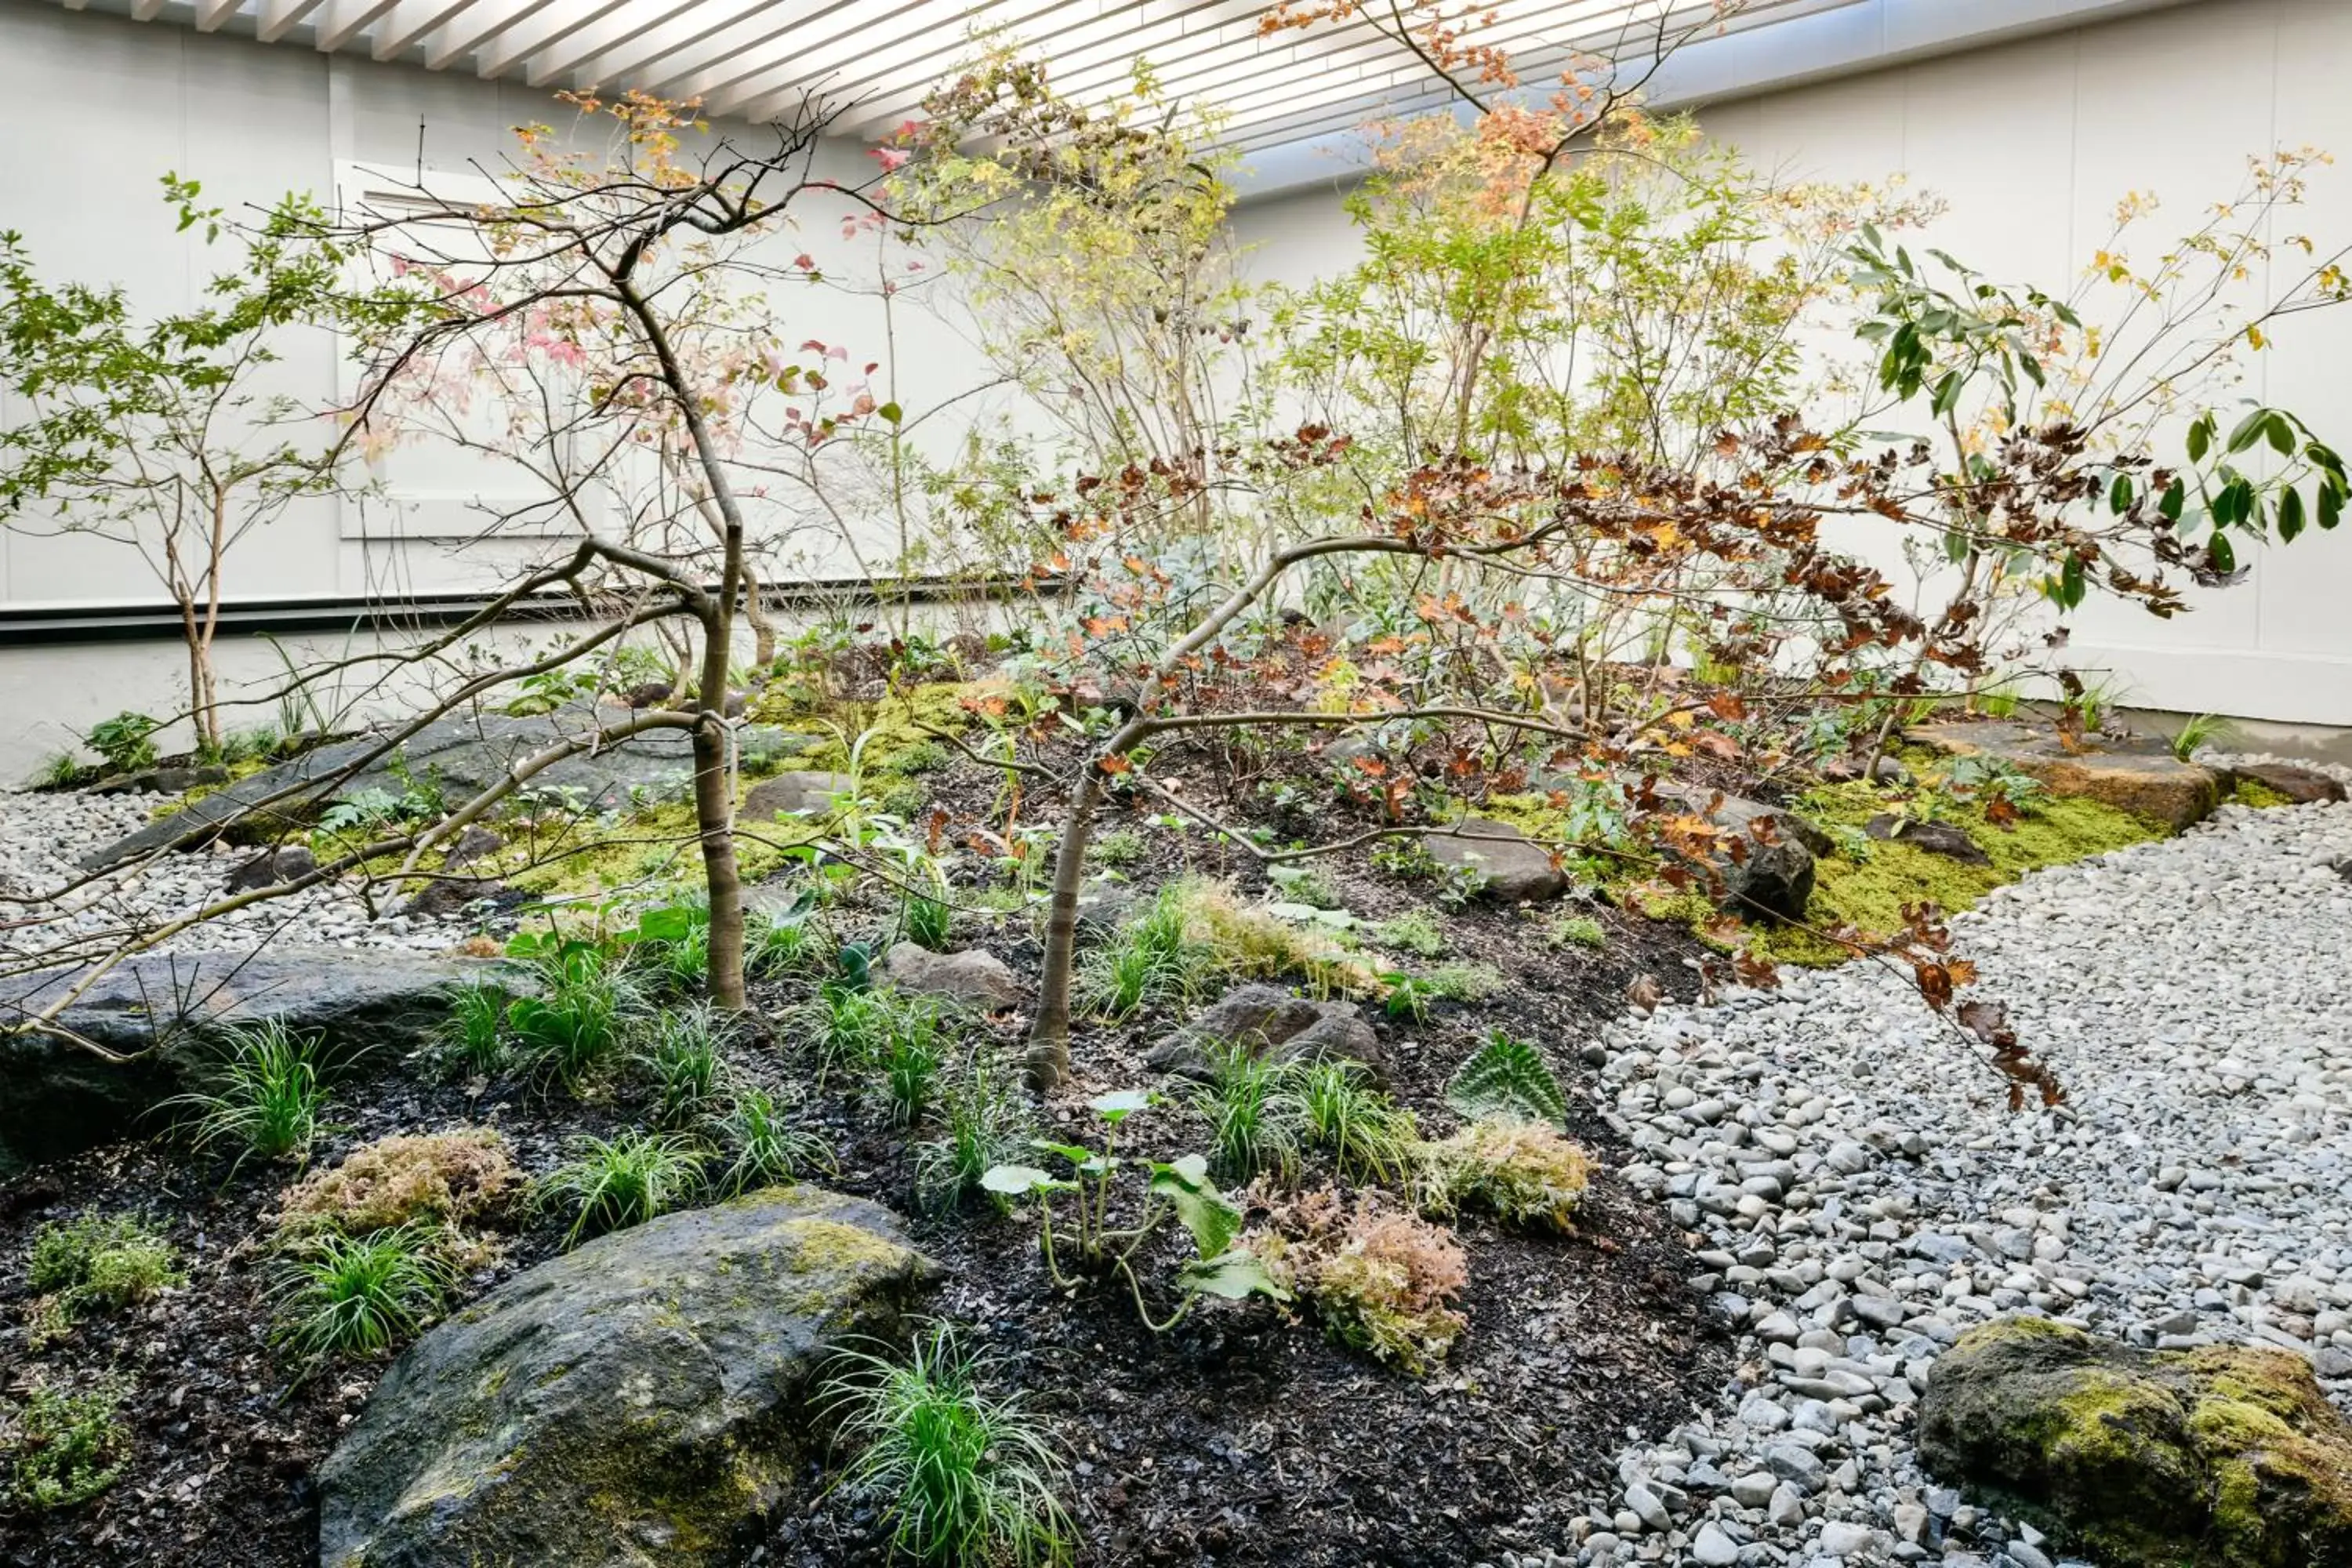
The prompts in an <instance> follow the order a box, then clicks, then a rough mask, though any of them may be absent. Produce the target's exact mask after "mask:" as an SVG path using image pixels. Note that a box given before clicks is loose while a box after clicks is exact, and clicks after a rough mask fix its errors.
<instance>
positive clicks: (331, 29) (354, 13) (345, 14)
mask: <svg viewBox="0 0 2352 1568" xmlns="http://www.w3.org/2000/svg"><path fill="white" fill-rule="evenodd" d="M395 3H396V0H330V3H329V5H328V7H327V15H326V19H325V20H324V21H321V22H320V23H319V24H318V25H317V26H316V28H315V29H314V30H313V32H312V34H311V42H312V45H313V46H314V47H316V48H318V49H319V50H320V53H322V54H332V53H334V52H335V51H336V50H337V49H340V48H341V47H343V46H344V45H345V44H348V43H350V42H351V41H352V39H353V38H355V37H359V35H360V32H361V30H362V29H363V28H364V27H366V26H367V25H368V24H369V23H371V22H373V21H374V20H375V19H376V18H377V17H378V16H383V14H384V13H385V12H386V11H389V10H391V9H392V8H393V5H394V4H395Z"/></svg>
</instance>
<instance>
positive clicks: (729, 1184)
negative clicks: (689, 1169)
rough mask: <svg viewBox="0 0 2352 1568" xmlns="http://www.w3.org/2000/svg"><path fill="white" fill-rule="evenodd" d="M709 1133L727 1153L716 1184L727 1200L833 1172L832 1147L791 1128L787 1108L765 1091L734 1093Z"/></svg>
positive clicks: (817, 1138)
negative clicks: (808, 1174) (814, 1173)
mask: <svg viewBox="0 0 2352 1568" xmlns="http://www.w3.org/2000/svg"><path fill="white" fill-rule="evenodd" d="M713 1131H715V1132H716V1133H717V1135H718V1139H719V1146H720V1147H721V1148H722V1149H725V1150H728V1151H730V1153H729V1154H728V1156H727V1168H726V1170H724V1171H723V1172H721V1173H719V1179H718V1182H717V1186H718V1189H719V1191H720V1192H722V1193H725V1194H727V1195H728V1196H730V1197H736V1196H740V1194H744V1193H747V1192H750V1191H751V1190H752V1189H753V1188H755V1187H782V1186H790V1185H791V1184H793V1183H794V1182H797V1181H799V1180H800V1179H801V1176H802V1175H803V1173H806V1172H809V1171H830V1170H832V1169H833V1149H832V1147H831V1145H829V1144H827V1143H826V1142H825V1141H824V1139H823V1138H821V1137H819V1136H818V1135H817V1134H816V1133H814V1132H812V1131H808V1130H807V1129H805V1128H803V1127H799V1126H796V1125H794V1124H793V1119H792V1116H791V1113H790V1111H789V1110H788V1109H787V1107H786V1106H785V1105H783V1104H782V1103H781V1102H780V1101H778V1100H777V1099H776V1097H775V1096H774V1095H772V1094H770V1093H769V1092H768V1091H767V1090H766V1089H744V1090H742V1091H741V1092H740V1093H738V1094H737V1095H736V1096H735V1099H734V1102H733V1103H732V1104H730V1106H728V1108H727V1111H726V1114H724V1115H723V1116H720V1117H719V1118H718V1119H717V1120H716V1121H715V1122H714V1123H713Z"/></svg>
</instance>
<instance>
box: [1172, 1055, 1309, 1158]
mask: <svg viewBox="0 0 2352 1568" xmlns="http://www.w3.org/2000/svg"><path fill="white" fill-rule="evenodd" d="M1205 1054H1206V1056H1207V1058H1208V1064H1209V1078H1208V1081H1207V1082H1205V1083H1201V1084H1196V1085H1194V1086H1192V1088H1191V1089H1188V1090H1187V1091H1186V1101H1187V1103H1188V1104H1189V1105H1190V1106H1191V1107H1192V1110H1193V1112H1194V1113H1195V1114H1196V1115H1198V1116H1199V1117H1200V1118H1201V1120H1202V1121H1205V1122H1207V1123H1208V1124H1209V1149H1210V1153H1209V1168H1210V1169H1211V1170H1213V1171H1214V1172H1215V1173H1217V1175H1218V1176H1219V1177H1220V1178H1222V1179H1223V1180H1224V1181H1227V1182H1233V1183H1242V1182H1247V1181H1249V1180H1251V1179H1252V1178H1253V1177H1255V1176H1257V1175H1259V1174H1260V1173H1264V1172H1268V1171H1272V1172H1276V1173H1283V1174H1287V1173H1289V1171H1290V1169H1291V1167H1292V1166H1293V1165H1294V1164H1295V1163H1297V1158H1298V1139H1299V1133H1300V1131H1302V1129H1303V1128H1304V1126H1305V1123H1306V1117H1307V1108H1306V1106H1305V1104H1304V1103H1303V1102H1302V1100H1300V1097H1299V1093H1298V1087H1299V1074H1298V1070H1297V1068H1296V1067H1294V1066H1293V1065H1291V1064H1289V1063H1286V1062H1281V1061H1276V1060H1275V1059H1274V1058H1271V1057H1268V1056H1266V1055H1265V1054H1264V1053H1262V1052H1259V1051H1254V1050H1252V1049H1251V1048H1250V1047H1249V1046H1247V1045H1245V1044H1243V1043H1240V1042H1237V1041H1223V1040H1219V1041H1212V1042H1209V1044H1208V1045H1207V1047H1206V1049H1205Z"/></svg>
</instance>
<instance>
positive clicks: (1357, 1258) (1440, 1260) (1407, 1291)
mask: <svg viewBox="0 0 2352 1568" xmlns="http://www.w3.org/2000/svg"><path fill="white" fill-rule="evenodd" d="M1247 1245H1248V1246H1249V1247H1250V1248H1251V1249H1252V1250H1253V1251H1255V1253H1256V1254H1257V1255H1258V1257H1259V1258H1262V1259H1263V1260H1264V1262H1265V1268H1266V1271H1267V1272H1268V1273H1269V1274H1271V1275H1272V1276H1273V1277H1274V1278H1275V1279H1276V1281H1277V1282H1279V1283H1280V1284H1282V1285H1283V1286H1285V1287H1286V1288H1287V1289H1290V1290H1292V1291H1295V1292H1296V1293H1297V1295H1299V1296H1300V1297H1303V1298H1304V1299H1305V1300H1307V1301H1308V1302H1309V1303H1311V1304H1312V1306H1313V1307H1314V1309H1315V1314H1316V1316H1317V1317H1318V1318H1320V1319H1321V1320H1322V1321H1323V1325H1324V1327H1325V1329H1326V1330H1328V1331H1329V1333H1330V1335H1331V1337H1332V1338H1333V1339H1335V1340H1338V1341H1339V1342H1340V1343H1342V1344H1345V1345H1347V1346H1349V1348H1350V1349H1353V1350H1359V1351H1362V1352H1365V1353H1367V1354H1369V1355H1370V1356H1372V1357H1373V1358H1374V1359H1375V1360H1378V1361H1384V1362H1392V1363H1396V1364H1397V1365H1398V1366H1401V1367H1402V1368H1403V1369H1404V1370H1405V1371H1407V1372H1410V1373H1413V1374H1415V1375H1416V1376H1419V1375H1422V1374H1424V1373H1428V1372H1430V1371H1431V1370H1433V1368H1435V1367H1436V1366H1437V1365H1439V1364H1440V1363H1443V1362H1444V1360H1445V1357H1446V1355H1447V1353H1448V1352H1451V1351H1452V1350H1453V1348H1454V1341H1456V1340H1458V1339H1460V1338H1461V1337H1462V1332H1463V1331H1464V1330H1465V1328H1467V1327H1468V1326H1469V1320H1468V1319H1467V1318H1465V1316H1464V1315H1463V1314H1462V1313H1461V1312H1460V1311H1458V1310H1455V1308H1454V1305H1453V1302H1454V1300H1455V1298H1457V1297H1458V1296H1460V1294H1461V1293H1462V1291H1463V1289H1465V1287H1466V1286H1468V1284H1469V1282H1470V1266H1469V1260H1468V1259H1467V1258H1465V1256H1464V1254H1463V1251H1462V1247H1461V1244H1460V1243H1459V1242H1457V1241H1455V1240H1454V1237H1453V1235H1452V1234H1451V1233H1450V1232H1448V1231H1447V1230H1446V1229H1445V1228H1444V1226H1437V1225H1433V1224H1431V1223H1430V1222H1429V1221H1427V1220H1424V1219H1422V1218H1419V1217H1418V1216H1416V1215H1411V1214H1407V1213H1404V1212H1402V1211H1401V1210H1398V1209H1395V1208H1392V1207H1391V1206H1389V1205H1388V1204H1387V1203H1386V1202H1385V1201H1384V1200H1382V1199H1381V1196H1380V1195H1379V1194H1376V1193H1363V1194H1358V1196H1357V1199H1356V1201H1355V1203H1354V1204H1353V1205H1349V1204H1347V1203H1345V1202H1343V1201H1342V1200H1341V1199H1340V1197H1339V1194H1336V1193H1333V1192H1330V1191H1328V1189H1327V1190H1324V1191H1320V1192H1314V1193H1308V1194H1303V1195H1301V1196H1300V1197H1298V1198H1296V1199H1294V1200H1292V1201H1291V1202H1289V1203H1287V1204H1284V1205H1277V1207H1276V1209H1275V1211H1274V1214H1273V1215H1272V1217H1271V1218H1270V1220H1269V1221H1268V1223H1267V1226H1266V1227H1265V1229H1263V1230H1261V1231H1257V1232H1254V1233H1253V1234H1252V1235H1251V1237H1250V1238H1249V1241H1248V1244H1247Z"/></svg>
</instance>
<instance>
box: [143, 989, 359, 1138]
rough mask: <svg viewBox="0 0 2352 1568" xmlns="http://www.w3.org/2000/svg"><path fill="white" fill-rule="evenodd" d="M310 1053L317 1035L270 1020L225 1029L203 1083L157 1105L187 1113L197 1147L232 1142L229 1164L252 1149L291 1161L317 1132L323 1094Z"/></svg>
mask: <svg viewBox="0 0 2352 1568" xmlns="http://www.w3.org/2000/svg"><path fill="white" fill-rule="evenodd" d="M318 1054H319V1038H318V1037H317V1036H315V1035H297V1034H295V1033H294V1032H293V1031H292V1030H291V1029H289V1028H288V1027H287V1026H285V1024H284V1023H282V1022H281V1021H279V1020H278V1019H276V1018H269V1019H265V1020H264V1021H262V1022H261V1023H259V1024H257V1025H255V1026H251V1027H249V1028H238V1029H232V1030H231V1031H229V1034H228V1050H227V1054H226V1057H225V1058H222V1060H221V1061H220V1062H219V1063H218V1064H217V1065H216V1066H215V1068H214V1070H213V1071H212V1073H211V1074H210V1077H211V1079H212V1083H211V1086H210V1087H209V1088H206V1089H196V1090H192V1091H191V1092H189V1093H187V1094H182V1095H175V1096H173V1098H172V1099H170V1100H165V1101H164V1102H163V1103H164V1104H165V1105H166V1106H177V1107H184V1108H186V1109H187V1110H190V1111H192V1112H194V1115H193V1116H192V1117H191V1118H190V1121H189V1125H190V1128H191V1130H192V1131H193V1133H194V1142H195V1146H196V1148H197V1149H198V1150H200V1151H201V1150H208V1149H210V1148H212V1147H213V1146H214V1145H215V1144H218V1143H229V1144H234V1145H235V1146H236V1151H237V1154H236V1166H242V1165H243V1164H244V1163H245V1162H246V1161H247V1158H249V1157H251V1156H254V1155H259V1156H260V1157H261V1158H262V1159H265V1160H283V1159H288V1158H297V1159H299V1158H300V1157H302V1156H304V1155H307V1154H308V1153H309V1152H310V1143H311V1141H312V1140H313V1139H315V1138H316V1137H317V1136H318V1134H319V1110H320V1105H321V1103H322V1102H323V1100H324V1098H325V1097H324V1095H323V1094H322V1093H321V1091H320V1087H319V1061H318ZM234 1168H235V1166H233V1167H232V1169H234Z"/></svg>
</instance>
